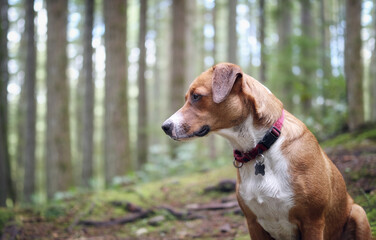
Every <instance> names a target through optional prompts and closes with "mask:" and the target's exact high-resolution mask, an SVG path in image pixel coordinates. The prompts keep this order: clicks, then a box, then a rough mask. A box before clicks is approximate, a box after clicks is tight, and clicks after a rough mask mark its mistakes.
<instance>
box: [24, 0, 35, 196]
mask: <svg viewBox="0 0 376 240" xmlns="http://www.w3.org/2000/svg"><path fill="white" fill-rule="evenodd" d="M25 4H26V16H25V33H26V39H27V40H26V41H27V53H26V64H25V68H26V71H25V82H24V86H25V91H26V122H25V124H24V136H25V139H24V141H25V143H24V149H25V154H24V155H23V156H24V161H23V162H24V166H25V167H24V169H25V175H24V186H23V199H24V201H25V202H31V201H32V195H33V194H34V191H35V141H36V140H35V137H36V136H35V128H36V125H35V124H36V96H35V79H36V57H37V56H36V46H35V26H34V18H35V12H34V0H27V1H26V2H25Z"/></svg>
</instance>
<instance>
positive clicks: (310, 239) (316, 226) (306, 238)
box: [300, 220, 325, 240]
mask: <svg viewBox="0 0 376 240" xmlns="http://www.w3.org/2000/svg"><path fill="white" fill-rule="evenodd" d="M324 228H325V224H324V220H318V221H307V220H306V221H304V222H303V224H302V225H301V227H300V233H301V239H302V240H323V239H324Z"/></svg>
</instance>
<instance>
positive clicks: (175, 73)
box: [169, 0, 187, 158]
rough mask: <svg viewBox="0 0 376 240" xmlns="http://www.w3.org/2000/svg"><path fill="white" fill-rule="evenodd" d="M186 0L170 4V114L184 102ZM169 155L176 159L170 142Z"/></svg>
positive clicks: (173, 145) (172, 144)
mask: <svg viewBox="0 0 376 240" xmlns="http://www.w3.org/2000/svg"><path fill="white" fill-rule="evenodd" d="M186 4H187V3H186V0H180V1H173V2H172V49H171V53H172V56H171V66H172V67H171V76H170V81H171V84H170V86H171V88H170V101H169V104H170V106H169V109H170V114H172V113H174V112H176V111H177V110H178V109H179V108H180V107H181V106H182V105H183V101H184V94H185V93H184V86H185V68H186V61H185V59H186V58H185V53H186V51H185V48H186V36H185V34H186V30H185V25H186ZM170 146H171V148H170V153H171V156H172V158H175V157H176V155H175V154H176V152H175V148H176V146H177V144H176V143H175V142H173V141H170Z"/></svg>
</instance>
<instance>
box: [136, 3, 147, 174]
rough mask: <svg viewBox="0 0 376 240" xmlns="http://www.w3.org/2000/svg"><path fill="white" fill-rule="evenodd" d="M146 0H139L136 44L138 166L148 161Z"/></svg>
mask: <svg viewBox="0 0 376 240" xmlns="http://www.w3.org/2000/svg"><path fill="white" fill-rule="evenodd" d="M146 13H147V0H141V1H140V28H139V29H140V32H139V36H138V46H139V49H140V55H139V60H138V118H137V121H138V126H137V161H138V167H139V168H140V167H141V166H143V165H144V164H145V163H146V162H147V161H148V151H149V139H148V132H147V130H148V119H149V118H148V108H147V103H148V99H147V96H148V94H147V85H146V80H145V70H146V47H145V41H146V29H147V26H146V19H147V16H146Z"/></svg>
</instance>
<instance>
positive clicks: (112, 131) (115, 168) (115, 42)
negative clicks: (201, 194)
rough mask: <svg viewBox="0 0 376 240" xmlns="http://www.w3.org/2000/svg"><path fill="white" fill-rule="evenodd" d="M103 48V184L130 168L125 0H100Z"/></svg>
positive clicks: (108, 182)
mask: <svg viewBox="0 0 376 240" xmlns="http://www.w3.org/2000/svg"><path fill="white" fill-rule="evenodd" d="M103 4H104V23H105V27H106V30H105V34H104V40H105V48H106V62H105V64H106V67H105V71H106V77H105V114H104V131H105V132H104V158H105V168H106V184H107V185H109V184H110V183H111V181H112V179H113V178H114V177H115V176H122V175H124V174H125V173H126V171H130V170H131V169H132V165H131V158H130V147H129V129H128V81H127V73H128V70H127V69H128V66H127V60H126V41H127V38H126V31H127V29H126V26H127V24H126V14H127V1H124V0H112V1H103Z"/></svg>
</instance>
